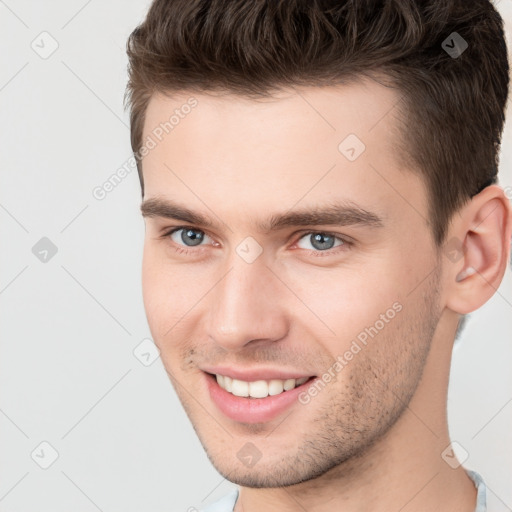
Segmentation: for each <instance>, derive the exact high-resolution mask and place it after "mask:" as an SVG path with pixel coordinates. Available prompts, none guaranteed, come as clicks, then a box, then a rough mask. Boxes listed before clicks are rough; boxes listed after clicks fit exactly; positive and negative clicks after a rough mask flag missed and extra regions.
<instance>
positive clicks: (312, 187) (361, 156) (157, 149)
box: [143, 79, 426, 213]
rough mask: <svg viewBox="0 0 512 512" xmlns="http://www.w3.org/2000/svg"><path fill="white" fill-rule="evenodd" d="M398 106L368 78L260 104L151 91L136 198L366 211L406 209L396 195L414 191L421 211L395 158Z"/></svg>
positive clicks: (287, 93)
mask: <svg viewBox="0 0 512 512" xmlns="http://www.w3.org/2000/svg"><path fill="white" fill-rule="evenodd" d="M400 100H401V95H400V93H399V91H397V90H395V89H392V88H388V87H384V86H383V85H380V84H378V83H376V82H374V81H372V80H369V79H365V80H361V81H358V82H355V83H351V84H347V85H339V86H329V87H300V88H299V87H297V88H294V89H288V90H283V91H281V92H280V93H279V94H276V95H275V96H273V97H271V98H268V99H267V98H265V99H261V100H254V99H248V98H243V97H240V96H237V95H234V94H223V95H218V94H217V95H213V94H206V93H201V94H198V93H192V92H190V93H187V92H181V93H179V94H174V95H172V96H164V95H162V94H155V95H154V96H153V97H152V98H151V101H150V102H149V105H148V108H147V112H146V116H145V124H144V131H143V142H144V141H145V142H147V141H149V140H150V139H151V140H152V141H153V143H152V144H151V146H152V149H150V151H149V152H148V154H147V155H146V156H145V157H144V158H143V172H144V181H145V197H146V198H147V197H155V196H162V195H163V196H165V195H167V196H169V197H172V198H173V199H175V198H177V197H180V198H181V197H185V199H186V200H187V201H188V202H189V203H190V202H191V203H193V205H194V206H196V207H197V208H198V209H201V210H202V211H206V209H205V204H208V203H212V202H213V203H219V201H222V204H221V205H219V204H217V209H221V208H222V207H223V206H224V205H228V204H232V205H233V207H236V208H237V209H238V211H240V207H241V206H243V207H244V208H246V209H247V211H249V210H251V209H254V212H256V211H257V210H260V211H261V210H270V211H275V210H276V206H278V205H281V206H283V207H284V206H288V207H289V208H291V207H292V206H293V205H295V204H297V203H298V202H299V201H300V202H301V203H302V204H301V205H303V206H306V205H307V204H319V203H323V202H326V201H337V200H345V201H356V202H357V203H358V204H360V205H362V206H363V207H368V209H370V210H371V209H373V210H375V206H374V205H375V204H377V203H379V201H382V200H387V201H388V202H390V201H391V202H394V205H393V206H394V207H395V208H400V207H404V206H405V205H406V204H407V203H403V201H402V202H400V200H398V201H397V199H398V197H399V195H402V194H405V196H410V195H411V194H413V195H417V196H418V197H417V198H413V199H412V200H413V201H415V202H416V205H417V207H418V208H419V209H422V208H423V206H425V207H424V208H423V209H424V210H425V211H426V205H423V203H425V197H424V196H425V193H424V190H423V187H422V184H421V183H420V181H419V179H418V177H417V174H415V173H412V172H410V170H408V169H405V168H404V167H403V165H402V163H401V162H402V161H401V158H400V157H399V155H398V151H397V146H398V144H397V143H398V142H399V141H400V133H399V130H398V126H399V125H398V121H397V117H398V114H399V110H398V109H399V104H400ZM412 189H414V190H412ZM408 207H409V208H410V205H409V206H408ZM267 213H268V212H267Z"/></svg>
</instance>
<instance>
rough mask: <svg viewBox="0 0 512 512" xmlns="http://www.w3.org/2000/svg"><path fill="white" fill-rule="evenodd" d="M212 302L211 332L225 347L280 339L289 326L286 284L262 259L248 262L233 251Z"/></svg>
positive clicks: (213, 294) (230, 349)
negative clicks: (284, 285)
mask: <svg viewBox="0 0 512 512" xmlns="http://www.w3.org/2000/svg"><path fill="white" fill-rule="evenodd" d="M212 303H213V304H212V307H211V308H210V309H209V322H208V334H209V336H210V339H212V340H213V341H214V342H215V343H216V344H217V345H219V346H221V347H222V348H224V349H225V350H229V351H237V350H240V349H242V348H243V347H245V346H246V345H247V344H249V343H251V342H253V343H254V342H256V341H258V342H260V343H262V342H263V341H268V342H273V341H277V340H279V339H282V338H283V337H285V335H286V333H287V331H288V329H289V320H288V317H287V314H286V310H285V302H284V295H283V285H282V283H280V282H279V280H278V279H276V277H275V276H274V275H273V273H272V272H271V271H270V270H269V269H268V268H267V267H266V265H265V262H264V260H263V258H258V259H257V260H256V261H254V262H252V263H247V262H246V261H244V260H243V259H242V258H240V257H239V256H238V255H237V254H234V257H233V258H232V259H231V260H230V269H229V272H227V274H226V275H225V276H224V278H223V279H222V280H221V281H220V282H219V283H218V285H217V286H216V287H215V288H214V290H213V293H212Z"/></svg>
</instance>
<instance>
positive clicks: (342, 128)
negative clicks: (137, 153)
mask: <svg viewBox="0 0 512 512" xmlns="http://www.w3.org/2000/svg"><path fill="white" fill-rule="evenodd" d="M191 96H192V95H187V94H185V93H183V94H180V95H176V96H174V97H173V98H172V99H171V98H167V97H164V96H162V95H155V96H154V97H153V98H152V100H151V102H150V105H149V108H148V111H147V115H146V121H145V128H144V136H143V137H144V140H145V141H146V140H147V137H148V136H151V138H152V139H154V140H157V137H155V135H154V134H155V133H159V134H160V136H159V138H161V139H162V140H161V141H159V142H158V144H157V145H156V147H154V148H153V149H151V150H150V152H149V153H148V154H147V156H146V157H145V158H144V163H143V172H144V181H145V197H144V200H145V201H146V208H145V211H146V214H147V215H146V239H145V247H144V261H143V291H144V303H145V308H146V314H147V318H148V322H149V326H150V329H151V333H152V336H153V339H154V340H155V343H156V344H157V346H158V347H159V349H160V351H161V357H162V360H163V363H164V365H165V367H166V370H167V372H168V374H169V376H170V378H171V381H172V383H173V385H174V386H175V389H176V392H177V393H178V396H179V398H180V400H181V402H182V404H183V406H184V408H185V410H186V412H187V414H188V415H189V417H190V420H191V422H192V424H193V425H194V428H195V430H196V431H197V434H198V436H199V438H200V440H201V442H202V444H203V445H204V447H205V449H206V451H207V453H208V456H209V458H210V460H211V461H212V462H213V464H214V465H215V466H216V468H217V469H218V470H219V471H220V472H221V473H222V474H223V475H224V476H226V477H228V478H229V479H230V480H231V481H234V482H236V483H239V484H241V485H245V486H255V487H258V486H269V487H273V486H282V485H289V484H293V483H298V482H300V481H304V480H308V479H310V478H313V477H315V476H318V475H321V474H324V473H325V472H327V471H328V470H329V469H331V468H333V467H335V466H337V465H340V464H341V463H342V462H344V461H348V460H350V459H352V458H354V457H358V456H360V455H361V454H363V453H364V451H365V450H366V449H367V448H368V447H369V446H370V445H372V444H374V442H375V441H377V440H378V439H380V438H382V436H383V435H384V434H385V433H386V432H388V431H389V429H390V428H391V427H392V426H393V425H394V424H395V423H396V421H397V419H398V418H399V417H400V415H401V413H402V412H403V410H404V408H405V407H406V406H407V404H408V403H409V402H410V400H411V398H412V397H413V395H414V393H415V390H416V388H417V385H418V383H419V381H420V377H421V373H422V370H423V367H424V365H425V360H426V358H427V355H428V351H429V347H430V343H431V339H432V337H433V335H434V331H435V329H436V325H437V322H438V320H439V316H440V314H441V309H442V308H441V306H440V297H441V295H440V289H439V286H438V285H439V273H438V272H432V271H433V269H435V268H437V267H436V265H437V263H438V260H437V251H436V249H435V247H434V244H433V241H432V236H431V232H430V228H429V225H428V224H427V220H426V219H427V217H428V214H427V211H428V208H427V194H426V189H425V187H424V184H423V182H422V181H421V180H420V178H419V177H418V175H417V174H415V173H413V172H412V171H411V170H408V169H404V168H400V164H399V159H398V157H397V154H396V153H395V149H394V143H395V141H396V140H397V139H396V138H397V137H398V133H397V131H396V129H395V127H396V126H397V122H396V119H395V117H394V116H395V114H396V111H395V110H394V109H393V108H392V107H393V106H394V105H395V104H396V103H397V102H398V101H399V95H398V94H397V92H396V91H393V90H391V89H386V88H384V87H382V86H380V85H378V84H376V83H375V82H370V81H367V82H361V83H359V84H354V85H350V86H347V85H345V86H339V87H337V88H334V87H329V88H303V89H297V91H289V92H288V93H287V94H286V95H285V94H284V93H283V94H282V95H279V96H278V97H276V98H275V99H272V100H265V101H254V100H249V99H242V98H240V97H236V96H234V95H227V96H223V97H220V96H219V97H215V96H213V95H206V94H194V95H193V97H194V98H195V99H196V100H197V104H195V103H194V102H192V103H194V105H195V106H194V107H193V108H187V107H183V105H185V104H187V100H189V99H190V97H191ZM189 104H191V103H190V102H189ZM176 109H178V114H180V115H179V116H176V115H175V117H174V119H173V121H172V124H173V128H172V131H170V129H169V125H167V130H168V131H169V133H168V134H165V131H164V136H163V137H162V136H161V133H162V129H160V130H158V127H159V125H161V123H165V122H166V121H169V118H170V117H171V116H172V115H173V114H175V110H176ZM178 118H179V121H177V119H178ZM155 129H156V130H157V131H156V132H155ZM350 134H355V136H354V135H350ZM347 137H348V138H347ZM356 137H357V138H356ZM358 139H359V140H358ZM361 141H362V143H364V145H365V149H364V148H363V146H362V145H361ZM340 143H341V144H340ZM363 149H364V150H363ZM166 203H172V205H173V206H178V207H180V208H181V209H187V210H189V211H191V212H193V213H195V214H197V215H200V216H201V217H204V218H205V219H207V220H208V222H209V224H210V225H204V224H202V223H198V222H196V221H197V220H198V219H194V220H193V221H184V220H183V218H181V219H180V218H172V217H171V213H172V212H174V213H173V215H175V216H176V217H179V216H180V215H178V214H177V213H176V212H177V210H176V209H175V208H174V209H173V208H170V204H168V205H167V206H166ZM329 207H330V208H331V213H335V214H336V212H337V215H335V216H334V217H333V216H331V218H326V217H324V216H323V215H320V213H322V212H323V211H324V210H327V209H328V208H329ZM181 213H183V212H181ZM294 213H301V214H303V213H310V214H314V213H319V217H321V218H316V217H314V216H313V217H310V218H309V219H305V218H304V217H302V218H300V217H299V216H292V215H291V214H294ZM284 215H286V219H287V221H286V222H272V221H277V220H279V219H280V218H281V217H282V216H284ZM286 219H285V220H286ZM215 374H219V375H222V376H223V377H220V384H219V383H218V382H217V381H216V377H215V376H214V375H215ZM329 376H330V378H329ZM226 377H227V378H226ZM231 379H234V380H231ZM292 379H295V380H292ZM306 379H308V380H307V382H305V383H302V382H303V381H304V380H306ZM297 380H298V382H297ZM262 381H263V382H262ZM285 381H288V382H285ZM248 382H249V383H250V384H247V383H248ZM294 386H295V387H294ZM223 388H228V389H223ZM229 389H230V390H231V392H230V391H229ZM247 392H249V393H252V394H253V395H255V396H257V397H258V398H255V397H250V396H249V397H247V396H235V395H245V394H246V393H247ZM234 393H235V394H234ZM269 393H270V394H269Z"/></svg>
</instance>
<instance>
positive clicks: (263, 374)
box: [201, 366, 313, 382]
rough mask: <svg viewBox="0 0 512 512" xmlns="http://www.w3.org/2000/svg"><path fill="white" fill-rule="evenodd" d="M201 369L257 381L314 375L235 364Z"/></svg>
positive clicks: (233, 377) (311, 375)
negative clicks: (236, 365) (244, 366)
mask: <svg viewBox="0 0 512 512" xmlns="http://www.w3.org/2000/svg"><path fill="white" fill-rule="evenodd" d="M201 370H203V371H204V372H206V373H212V374H215V375H224V376H227V377H231V378H232V379H237V380H244V381H246V382H255V381H257V380H273V379H278V380H287V379H300V378H303V377H313V374H311V373H304V372H302V371H295V370H283V369H277V368H240V367H239V368H235V367H233V366H203V367H202V368H201Z"/></svg>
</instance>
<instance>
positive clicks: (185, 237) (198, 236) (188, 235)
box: [181, 229, 204, 245]
mask: <svg viewBox="0 0 512 512" xmlns="http://www.w3.org/2000/svg"><path fill="white" fill-rule="evenodd" d="M203 238H204V234H203V233H201V232H200V231H195V230H194V229H187V230H183V231H182V232H181V240H182V241H183V243H185V244H186V245H199V244H200V243H201V242H202V240H203Z"/></svg>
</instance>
